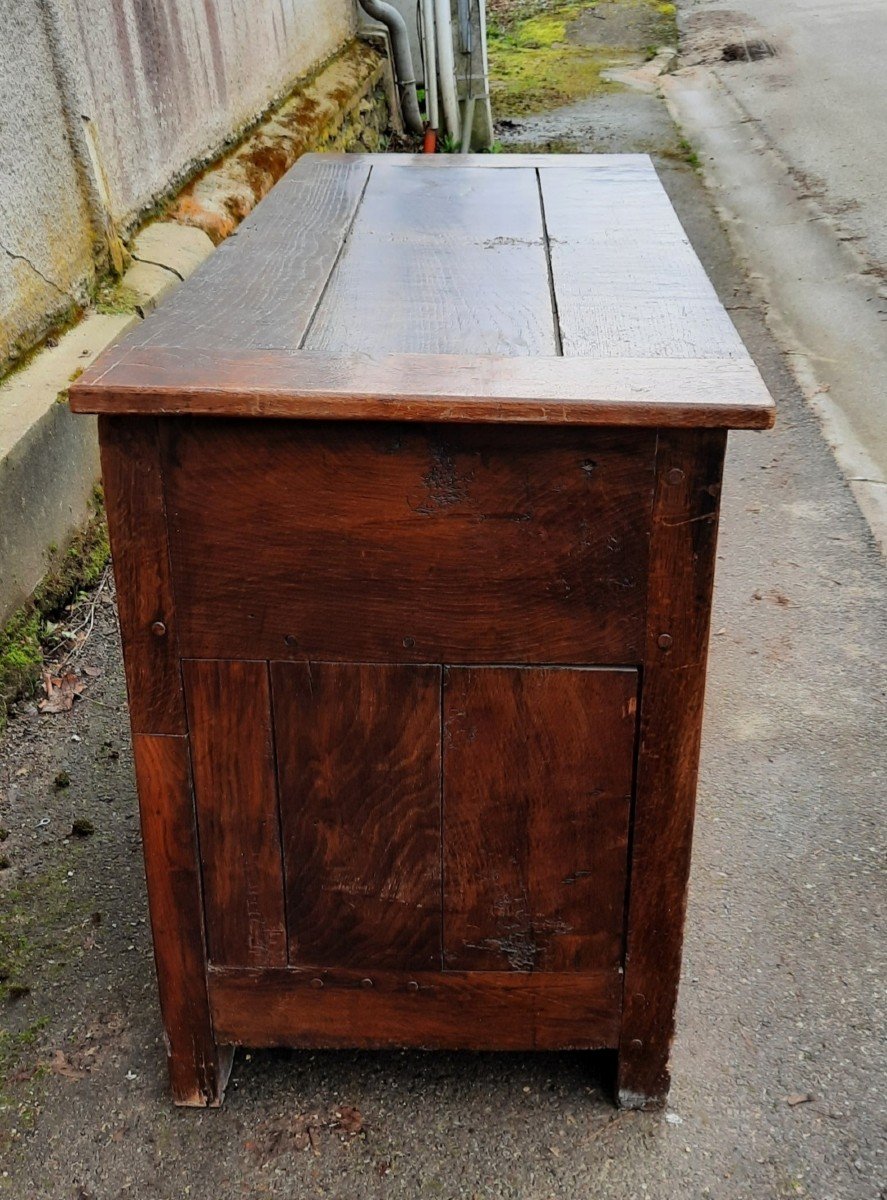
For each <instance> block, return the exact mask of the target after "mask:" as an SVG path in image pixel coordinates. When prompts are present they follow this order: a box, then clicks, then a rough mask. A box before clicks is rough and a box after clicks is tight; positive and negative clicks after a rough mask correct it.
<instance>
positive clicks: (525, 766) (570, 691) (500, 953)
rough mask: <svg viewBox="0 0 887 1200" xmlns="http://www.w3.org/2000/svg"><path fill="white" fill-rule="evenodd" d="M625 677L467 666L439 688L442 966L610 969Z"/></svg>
mask: <svg viewBox="0 0 887 1200" xmlns="http://www.w3.org/2000/svg"><path fill="white" fill-rule="evenodd" d="M637 689H638V677H637V672H636V671H633V670H622V671H600V670H593V669H592V670H569V669H560V670H552V669H539V668H534V669H515V668H496V667H480V668H478V667H468V668H464V669H462V670H456V669H449V670H448V671H447V676H446V686H445V689H444V731H445V736H444V818H443V828H444V964H445V966H446V967H448V968H453V969H459V970H466V971H467V970H473V971H478V970H481V971H483V970H487V971H496V970H499V971H501V970H505V969H508V968H510V969H511V970H514V971H554V972H557V971H584V970H590V969H592V968H606V969H612V970H614V971H618V969H619V967H620V965H621V963H622V956H623V921H624V911H625V883H626V868H627V859H628V827H629V810H630V805H631V788H632V770H633V761H634V741H635V723H636V708H637Z"/></svg>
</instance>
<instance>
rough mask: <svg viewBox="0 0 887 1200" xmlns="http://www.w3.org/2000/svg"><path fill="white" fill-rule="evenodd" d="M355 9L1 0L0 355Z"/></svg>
mask: <svg viewBox="0 0 887 1200" xmlns="http://www.w3.org/2000/svg"><path fill="white" fill-rule="evenodd" d="M355 20H356V18H355V5H354V0H0V105H2V107H0V112H2V114H3V119H2V121H0V244H2V245H3V246H4V248H5V250H6V251H7V253H5V254H3V255H2V256H0V259H2V261H0V366H2V363H3V361H4V360H5V359H8V358H9V357H10V356H11V355H14V354H15V352H16V350H17V349H18V348H20V347H21V345H22V344H24V343H26V342H27V341H28V340H29V339H30V340H33V338H34V337H36V336H39V334H40V332H41V325H44V324H45V323H46V319H47V317H48V316H52V317H54V316H57V315H58V312H59V311H60V310H61V308H63V307H64V305H66V304H67V303H68V302H69V299H70V296H71V294H76V293H77V291H78V288H80V289H81V290H82V286H83V284H84V282H85V281H87V280H88V279H89V277H90V276H91V272H92V262H93V255H94V253H97V254H98V256H99V257H100V258H101V257H102V256H103V255H104V254H105V253H106V247H105V246H103V244H102V242H103V238H102V230H103V228H104V227H105V226H106V224H107V222H108V221H109V220H110V221H111V223H112V224H114V225H116V226H118V227H123V228H125V227H126V226H127V225H128V224H130V223H132V221H133V220H134V219H135V218H136V216H137V215H138V214H139V213H140V212H142V211H144V209H145V208H147V207H149V206H150V205H151V204H152V202H153V201H154V200H155V199H156V198H157V197H159V196H160V195H162V194H164V193H165V192H167V191H169V190H170V188H171V187H172V186H174V185H175V184H176V183H177V182H178V181H180V180H181V179H183V178H184V177H185V176H186V175H187V174H188V173H189V172H190V171H191V170H193V167H194V165H195V163H198V162H200V161H203V160H204V159H206V158H207V157H208V156H211V155H213V154H214V153H215V152H216V151H218V150H219V149H220V148H221V147H222V146H223V144H224V142H225V140H226V139H227V138H229V137H230V136H231V135H232V134H234V133H235V132H236V131H237V130H239V129H240V128H242V127H243V126H244V125H245V124H247V123H248V122H249V121H251V120H252V119H253V118H254V117H256V116H257V115H258V114H259V113H260V112H262V111H263V110H264V109H265V108H266V107H267V106H268V105H269V104H270V103H271V102H272V101H273V100H274V99H275V97H277V96H279V95H281V94H282V93H283V92H285V91H286V90H287V89H288V88H289V87H290V86H292V84H293V83H294V81H295V80H296V79H298V78H299V77H301V76H304V75H306V74H308V73H310V72H311V71H312V70H313V69H314V68H315V67H316V66H317V65H319V64H320V63H321V62H322V61H323V60H324V59H326V58H328V57H329V56H330V55H331V54H332V53H333V52H334V51H335V50H336V49H337V48H338V47H339V46H341V45H342V44H343V43H344V42H345V41H346V40H347V39H348V38H349V37H351V36H352V35H353V33H354V29H355ZM12 255H21V258H14V257H11V256H12ZM29 264H30V265H29Z"/></svg>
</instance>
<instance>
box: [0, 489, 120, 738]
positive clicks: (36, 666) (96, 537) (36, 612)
mask: <svg viewBox="0 0 887 1200" xmlns="http://www.w3.org/2000/svg"><path fill="white" fill-rule="evenodd" d="M93 506H94V513H93V516H92V517H91V518H90V521H89V523H88V524H87V526H86V528H85V529H83V530H82V531H81V532H80V533H78V534H77V535H76V536H75V537H74V539H73V540H72V542H71V544H70V546H69V547H68V549H67V550H66V551H65V553H64V554H61V555H60V554H58V553H57V552H56V553H55V554H52V555H51V558H52V565H51V568H50V570H49V572H48V573H47V575H46V576H45V577H44V579H43V582H42V583H41V584H40V586H39V587H38V588H37V590H36V592H35V593H34V595H33V597H32V598H31V600H30V601H29V602H28V603H27V604H25V605H24V606H23V607H22V608H20V609H19V610H18V611H17V612H15V613H13V615H12V617H11V618H10V619H9V620H8V621H7V622H6V624H5V625H4V626H3V627H2V628H0V732H2V730H3V728H4V727H5V725H6V714H7V711H8V708H9V705H10V704H11V703H12V702H13V701H14V700H17V699H19V698H20V697H22V696H26V695H30V694H32V693H33V690H34V688H35V686H36V684H37V681H38V680H39V678H40V671H41V668H42V666H43V647H44V640H45V638H46V634H47V624H48V623H49V622H52V621H54V620H55V619H56V618H58V617H59V616H60V615H61V613H62V611H63V609H64V608H65V605H67V604H69V603H70V602H71V600H73V599H74V597H75V596H76V595H77V593H78V592H80V591H83V590H85V589H87V588H90V587H92V586H93V584H95V583H97V582H98V580H99V578H100V577H101V574H102V571H103V570H104V569H105V566H106V565H107V563H108V558H109V549H108V530H107V526H106V524H105V514H104V506H103V504H102V497H101V493H100V492H99V491H98V489H97V490H96V494H95V498H94V502H93Z"/></svg>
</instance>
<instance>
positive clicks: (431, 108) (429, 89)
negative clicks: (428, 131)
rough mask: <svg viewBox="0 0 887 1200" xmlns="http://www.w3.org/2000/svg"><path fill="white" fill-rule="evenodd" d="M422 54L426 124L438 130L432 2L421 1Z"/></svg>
mask: <svg viewBox="0 0 887 1200" xmlns="http://www.w3.org/2000/svg"><path fill="white" fill-rule="evenodd" d="M422 52H423V54H424V56H425V99H426V101H427V104H426V106H425V110H426V112H427V113H428V124H429V125H430V126H431V128H432V129H433V130H435V131H437V130H438V129H440V109H439V107H438V103H437V39H436V38H435V36H434V0H422Z"/></svg>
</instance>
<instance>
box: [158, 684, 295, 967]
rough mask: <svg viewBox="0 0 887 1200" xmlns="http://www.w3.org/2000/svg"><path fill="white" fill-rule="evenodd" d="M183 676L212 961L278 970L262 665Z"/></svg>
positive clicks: (273, 807)
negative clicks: (276, 968) (275, 968)
mask: <svg viewBox="0 0 887 1200" xmlns="http://www.w3.org/2000/svg"><path fill="white" fill-rule="evenodd" d="M182 670H183V674H184V679H185V697H186V702H187V709H188V729H189V732H190V735H191V761H192V764H193V771H194V792H195V797H196V803H197V825H198V829H199V831H200V861H201V866H202V870H203V886H204V892H205V898H206V928H207V941H208V945H209V957H210V960H211V961H212V962H216V963H220V964H224V965H229V966H239V967H278V966H285V965H286V961H287V954H286V920H285V917H284V903H283V894H284V889H283V853H282V847H281V840H280V823H279V817H278V807H277V779H276V775H275V769H274V746H273V731H272V724H271V689H270V684H269V680H268V666H267V664H266V663H263V662H219V661H209V662H207V661H203V662H198V661H193V660H192V661H185V662H183V663H182Z"/></svg>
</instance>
